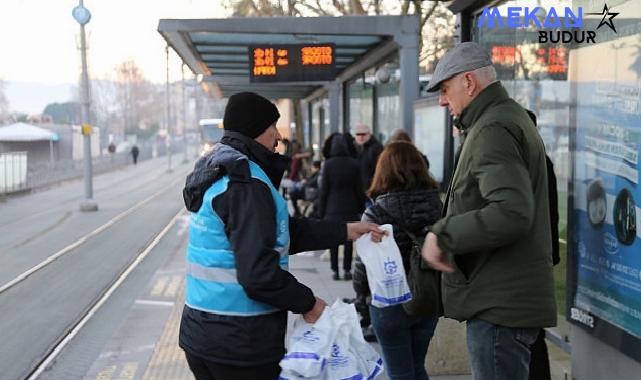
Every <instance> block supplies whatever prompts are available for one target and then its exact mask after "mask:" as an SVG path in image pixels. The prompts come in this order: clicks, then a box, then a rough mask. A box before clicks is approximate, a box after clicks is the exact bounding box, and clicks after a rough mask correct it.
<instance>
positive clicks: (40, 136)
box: [0, 123, 59, 142]
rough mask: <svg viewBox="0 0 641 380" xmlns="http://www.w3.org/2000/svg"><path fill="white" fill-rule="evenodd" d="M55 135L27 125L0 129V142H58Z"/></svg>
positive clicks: (19, 124)
mask: <svg viewBox="0 0 641 380" xmlns="http://www.w3.org/2000/svg"><path fill="white" fill-rule="evenodd" d="M58 139H59V137H58V134H57V133H54V132H51V131H48V130H46V129H44V128H40V127H36V126H35V125H31V124H27V123H14V124H10V125H7V126H4V127H0V141H7V142H8V141H14V142H15V141H58Z"/></svg>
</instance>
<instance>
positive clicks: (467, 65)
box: [427, 42, 492, 92]
mask: <svg viewBox="0 0 641 380" xmlns="http://www.w3.org/2000/svg"><path fill="white" fill-rule="evenodd" d="M491 64H492V60H491V59H490V56H489V55H488V54H487V52H486V51H485V49H483V47H482V46H481V45H479V44H477V43H476V42H463V43H460V44H458V45H456V46H455V47H454V48H452V49H450V50H449V51H448V52H447V53H445V55H444V56H443V58H441V60H440V61H438V64H437V65H436V70H434V75H432V79H431V80H430V83H429V84H428V86H427V91H428V92H434V91H438V89H439V87H440V85H441V82H443V81H446V80H448V79H450V78H451V77H453V76H454V75H456V74H459V73H462V72H466V71H472V70H476V69H478V68H481V67H485V66H489V65H491Z"/></svg>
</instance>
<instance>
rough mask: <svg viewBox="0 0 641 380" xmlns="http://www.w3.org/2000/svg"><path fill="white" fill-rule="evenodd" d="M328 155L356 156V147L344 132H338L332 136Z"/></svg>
mask: <svg viewBox="0 0 641 380" xmlns="http://www.w3.org/2000/svg"><path fill="white" fill-rule="evenodd" d="M329 152H330V155H329V156H330V157H356V148H355V146H354V143H353V142H352V141H350V139H349V137H348V136H347V135H346V134H338V135H336V136H334V137H333V138H332V142H331V148H330V150H329Z"/></svg>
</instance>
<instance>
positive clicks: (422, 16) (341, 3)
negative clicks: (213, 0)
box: [223, 0, 455, 69]
mask: <svg viewBox="0 0 641 380" xmlns="http://www.w3.org/2000/svg"><path fill="white" fill-rule="evenodd" d="M223 5H224V6H225V8H226V9H227V10H228V11H229V12H230V13H231V15H232V16H297V17H302V16H343V15H417V16H418V17H419V22H420V30H421V32H420V34H421V36H420V49H421V50H420V65H421V67H423V68H425V69H429V68H432V67H433V65H434V62H435V61H436V60H437V59H438V58H440V57H441V56H442V55H443V54H444V53H445V51H447V49H449V48H450V47H451V46H452V45H453V44H454V23H455V16H454V15H453V14H452V13H451V12H450V11H449V10H447V8H446V7H445V5H444V4H443V2H441V1H424V0H224V1H223Z"/></svg>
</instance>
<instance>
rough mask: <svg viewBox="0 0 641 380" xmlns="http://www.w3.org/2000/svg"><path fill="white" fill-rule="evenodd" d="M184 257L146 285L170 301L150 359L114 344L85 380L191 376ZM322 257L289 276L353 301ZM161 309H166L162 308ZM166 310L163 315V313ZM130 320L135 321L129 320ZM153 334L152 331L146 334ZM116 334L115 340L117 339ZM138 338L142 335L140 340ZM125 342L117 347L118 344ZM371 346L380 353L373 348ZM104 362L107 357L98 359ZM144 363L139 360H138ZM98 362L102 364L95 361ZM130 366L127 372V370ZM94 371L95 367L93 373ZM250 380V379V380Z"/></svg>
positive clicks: (562, 360) (297, 262)
mask: <svg viewBox="0 0 641 380" xmlns="http://www.w3.org/2000/svg"><path fill="white" fill-rule="evenodd" d="M182 255H183V253H181V252H176V253H175V255H173V258H172V259H171V260H170V261H169V262H168V263H167V264H166V265H165V266H164V267H163V268H161V269H159V273H157V275H156V276H154V279H152V283H150V284H149V287H148V289H147V295H149V294H152V295H153V294H156V295H159V296H166V295H168V294H169V295H172V296H173V300H172V301H169V300H167V299H166V298H164V299H163V298H158V304H157V306H158V307H159V308H160V309H165V310H161V312H160V313H159V315H162V316H163V318H165V323H164V325H163V326H162V328H158V329H156V331H149V332H148V333H147V335H148V338H147V339H146V340H145V344H146V345H147V346H148V344H149V343H148V342H149V337H153V338H154V339H155V345H154V348H153V351H152V350H148V352H149V353H148V354H147V356H148V358H147V359H144V358H139V360H138V361H137V365H138V368H137V369H136V368H132V367H131V362H130V361H128V360H127V356H128V354H127V352H128V351H131V349H132V347H142V346H144V345H145V344H143V343H140V344H138V345H136V344H134V343H133V342H128V343H127V344H128V345H129V346H128V347H127V346H123V345H121V346H120V349H121V351H122V352H121V353H120V354H117V353H115V352H114V349H116V347H113V346H114V345H113V344H112V345H111V346H112V347H110V348H109V351H110V352H111V353H112V356H111V362H110V363H109V365H107V366H105V365H104V364H106V363H103V365H101V366H99V367H100V368H102V369H103V370H102V371H97V372H96V371H91V372H93V373H91V372H90V374H88V376H87V377H85V378H87V379H101V380H107V379H145V380H191V379H193V376H192V375H191V372H190V371H189V368H188V367H187V363H186V361H185V359H184V354H183V352H182V350H181V349H180V348H179V347H178V327H179V324H180V316H181V312H182V307H183V300H184V279H183V278H181V279H180V280H179V281H178V280H177V279H176V273H177V272H178V271H179V270H180V269H181V268H182V270H184V260H183V259H182ZM320 256H321V255H320V253H318V252H310V253H303V254H299V255H295V256H292V257H291V260H290V270H291V272H292V273H293V274H294V275H295V276H296V277H297V278H298V279H299V280H300V281H301V282H302V283H304V284H306V285H308V286H310V287H311V288H312V289H314V292H315V293H316V295H317V296H319V297H321V298H323V299H325V300H326V301H327V302H328V303H330V304H331V303H332V302H334V300H336V299H341V298H344V297H353V290H352V285H351V282H349V281H334V280H332V278H331V274H332V272H331V271H330V268H329V263H328V262H325V261H321V258H320ZM163 306H164V308H163ZM168 308H169V309H170V311H169V312H167V310H166V309H168ZM128 318H129V319H130V320H128V321H127V322H126V323H124V324H123V326H127V327H126V328H128V329H136V327H135V326H132V324H134V325H138V326H143V325H144V323H145V322H144V321H140V320H136V319H135V317H132V316H131V315H130V316H129V317H128ZM132 318H134V319H132ZM148 330H151V329H148ZM117 335H118V333H116V334H115V335H114V336H117ZM138 335H140V334H138ZM122 343H123V342H122V341H121V344H122ZM373 346H374V347H375V348H376V349H377V350H379V347H378V345H377V344H375V343H374V344H373ZM549 346H550V357H551V360H552V363H551V365H552V372H553V379H559V380H561V379H563V380H565V379H569V378H570V377H565V376H567V375H566V374H568V373H569V369H568V368H569V356H568V355H567V354H565V353H564V352H563V351H561V350H559V349H556V348H555V347H554V346H553V345H552V344H549ZM101 357H102V358H103V359H104V358H105V357H106V356H105V355H101ZM140 359H142V360H140ZM99 360H100V359H99ZM128 365H129V366H130V367H129V369H128V367H127V366H128ZM95 367H96V366H95V365H94V368H95ZM378 379H379V380H387V377H386V376H385V374H383V375H381V376H379V377H378ZM431 379H433V380H471V379H472V376H471V375H469V374H468V375H457V376H431ZM248 380H251V379H248Z"/></svg>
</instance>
